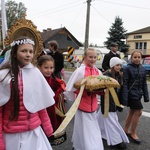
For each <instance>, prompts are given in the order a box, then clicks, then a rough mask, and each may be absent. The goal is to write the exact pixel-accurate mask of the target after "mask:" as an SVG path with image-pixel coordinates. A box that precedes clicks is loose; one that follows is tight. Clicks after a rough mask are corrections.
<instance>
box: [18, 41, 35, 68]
mask: <svg viewBox="0 0 150 150" xmlns="http://www.w3.org/2000/svg"><path fill="white" fill-rule="evenodd" d="M33 53H34V50H33V45H32V44H22V45H19V46H18V50H17V56H16V57H17V60H18V63H19V66H21V67H23V66H26V65H28V64H29V63H31V62H32V59H33Z"/></svg>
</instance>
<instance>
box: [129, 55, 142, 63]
mask: <svg viewBox="0 0 150 150" xmlns="http://www.w3.org/2000/svg"><path fill="white" fill-rule="evenodd" d="M141 59H142V58H141V53H138V52H135V53H134V54H133V56H132V57H131V61H132V62H133V63H134V64H137V65H138V64H140V62H141Z"/></svg>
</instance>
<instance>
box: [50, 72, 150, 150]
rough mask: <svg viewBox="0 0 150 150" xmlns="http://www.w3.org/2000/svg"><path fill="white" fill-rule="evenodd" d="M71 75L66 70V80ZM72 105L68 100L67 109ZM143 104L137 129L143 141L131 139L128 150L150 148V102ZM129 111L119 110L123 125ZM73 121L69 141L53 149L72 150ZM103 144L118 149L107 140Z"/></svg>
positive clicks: (105, 148) (105, 146)
mask: <svg viewBox="0 0 150 150" xmlns="http://www.w3.org/2000/svg"><path fill="white" fill-rule="evenodd" d="M70 75H71V73H70V72H66V82H67V81H68V78H69V77H70ZM148 88H149V91H150V83H148ZM71 105H72V102H71V101H69V100H66V108H67V110H68V109H69V108H70V106H71ZM143 106H144V109H143V114H142V116H141V117H140V120H139V124H138V129H137V133H138V136H139V138H140V140H141V141H142V143H141V144H139V145H138V144H135V143H134V142H133V141H132V140H130V139H129V140H130V143H129V144H127V149H126V150H150V102H149V103H144V102H143ZM127 112H128V108H127V107H125V108H124V110H123V112H121V113H120V112H118V118H119V122H120V124H121V126H122V127H123V126H124V121H125V118H126V115H127ZM73 121H74V119H72V121H71V122H70V123H69V125H68V126H67V128H66V132H67V141H66V142H64V143H63V144H61V145H58V146H53V147H52V148H53V150H72V142H71V138H72V132H73ZM103 144H104V150H117V149H114V148H112V147H109V146H107V144H106V141H103Z"/></svg>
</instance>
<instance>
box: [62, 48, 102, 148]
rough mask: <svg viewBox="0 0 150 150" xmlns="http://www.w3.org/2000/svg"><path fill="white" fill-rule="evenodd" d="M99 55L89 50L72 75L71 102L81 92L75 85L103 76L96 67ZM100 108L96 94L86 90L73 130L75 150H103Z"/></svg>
mask: <svg viewBox="0 0 150 150" xmlns="http://www.w3.org/2000/svg"><path fill="white" fill-rule="evenodd" d="M96 60H97V53H96V51H95V50H94V49H92V48H89V49H87V50H86V51H85V54H84V58H83V63H82V64H81V66H80V67H79V68H77V69H76V70H75V71H74V72H73V74H72V75H71V77H70V79H69V81H68V83H67V86H66V92H65V95H66V97H68V98H69V99H70V100H75V98H76V96H77V95H78V92H79V90H77V89H76V88H74V83H75V82H76V81H78V80H80V79H83V78H84V77H86V76H90V75H101V74H102V73H101V71H100V70H98V69H97V68H96V67H95V65H94V64H95V62H96ZM97 108H98V104H97V96H96V93H91V92H88V91H87V90H84V92H83V95H82V98H81V101H80V104H79V107H78V110H77V112H76V114H75V120H74V130H73V138H72V141H73V147H74V149H75V150H103V149H104V148H103V143H102V139H101V132H100V129H99V126H98V121H97V118H96V111H97Z"/></svg>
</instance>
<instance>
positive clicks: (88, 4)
mask: <svg viewBox="0 0 150 150" xmlns="http://www.w3.org/2000/svg"><path fill="white" fill-rule="evenodd" d="M91 1H92V0H87V14H86V29H85V42H84V50H86V49H87V48H88V46H89V25H90V5H91Z"/></svg>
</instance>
